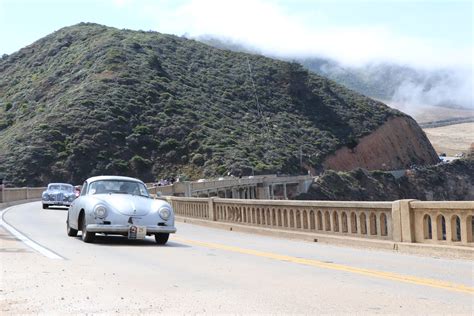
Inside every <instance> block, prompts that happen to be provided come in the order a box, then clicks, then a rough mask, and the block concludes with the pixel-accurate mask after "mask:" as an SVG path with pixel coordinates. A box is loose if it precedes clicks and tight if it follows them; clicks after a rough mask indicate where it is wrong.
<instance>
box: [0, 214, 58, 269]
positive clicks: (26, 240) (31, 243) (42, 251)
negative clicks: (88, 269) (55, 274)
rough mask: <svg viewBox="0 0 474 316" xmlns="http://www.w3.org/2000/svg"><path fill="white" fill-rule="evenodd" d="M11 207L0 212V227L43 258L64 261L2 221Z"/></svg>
mask: <svg viewBox="0 0 474 316" xmlns="http://www.w3.org/2000/svg"><path fill="white" fill-rule="evenodd" d="M12 208H13V207H9V208H6V209H4V210H2V211H0V226H2V227H4V228H5V229H6V230H8V231H9V232H10V233H11V234H12V235H13V236H15V237H16V238H17V239H18V240H20V241H22V242H23V243H24V244H26V245H27V246H28V247H30V248H32V249H34V250H36V251H37V252H39V253H40V254H42V255H43V256H45V257H47V258H49V259H57V260H64V258H63V257H61V256H59V255H58V254H56V253H54V252H52V251H51V250H49V249H48V248H45V247H43V246H41V245H40V244H38V243H37V242H35V241H33V240H31V239H30V238H28V237H26V236H25V235H23V234H22V233H20V232H19V231H18V230H16V229H15V228H14V227H13V226H11V225H10V224H8V223H7V222H5V220H4V219H3V215H4V214H5V213H6V212H8V211H9V210H11V209H12Z"/></svg>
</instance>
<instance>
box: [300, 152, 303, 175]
mask: <svg viewBox="0 0 474 316" xmlns="http://www.w3.org/2000/svg"><path fill="white" fill-rule="evenodd" d="M301 170H303V146H300V172H301Z"/></svg>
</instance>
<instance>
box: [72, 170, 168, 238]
mask: <svg viewBox="0 0 474 316" xmlns="http://www.w3.org/2000/svg"><path fill="white" fill-rule="evenodd" d="M66 226H67V234H68V235H69V236H77V233H78V231H79V230H81V231H82V240H83V241H85V242H93V241H94V239H95V235H96V233H103V234H106V235H123V236H127V237H128V238H129V239H144V238H145V236H151V235H154V236H155V240H156V242H157V243H158V244H162V245H163V244H165V243H166V242H167V241H168V238H169V234H170V233H175V232H176V228H175V226H174V213H173V209H172V207H171V205H170V204H168V203H167V202H165V201H163V200H155V199H153V198H151V197H150V195H149V193H148V190H147V188H146V186H145V184H144V183H143V182H142V181H140V180H138V179H134V178H129V177H119V176H99V177H92V178H89V179H87V180H86V181H85V182H84V184H83V186H82V190H81V194H80V196H79V197H78V198H77V199H76V200H74V202H73V204H72V205H71V207H70V208H69V210H68V215H67V221H66Z"/></svg>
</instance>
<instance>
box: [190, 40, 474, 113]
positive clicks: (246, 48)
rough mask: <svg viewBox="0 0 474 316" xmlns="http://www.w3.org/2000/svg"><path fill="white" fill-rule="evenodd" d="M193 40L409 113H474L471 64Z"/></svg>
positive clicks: (237, 42)
mask: <svg viewBox="0 0 474 316" xmlns="http://www.w3.org/2000/svg"><path fill="white" fill-rule="evenodd" d="M186 36H187V37H191V36H189V35H186ZM193 38H194V39H196V40H198V41H202V42H205V43H207V44H210V45H212V46H216V47H218V48H222V49H230V50H234V51H243V52H249V53H256V54H262V55H265V56H269V57H273V58H277V59H284V60H295V61H297V62H299V63H301V64H303V65H304V66H305V67H306V68H307V69H309V70H311V71H314V72H316V73H318V74H321V75H324V76H326V77H328V78H330V79H333V80H335V81H336V82H338V83H341V84H343V85H345V86H347V87H349V88H351V89H353V90H356V91H358V92H360V93H363V94H365V95H368V96H370V97H373V98H376V99H380V100H382V101H384V102H387V103H389V104H390V105H391V106H394V107H397V108H400V109H402V110H403V111H405V112H407V113H410V114H413V113H415V112H417V111H419V110H421V109H425V108H430V107H447V108H454V109H469V110H474V104H473V94H472V91H473V89H474V88H473V87H474V84H473V71H472V64H470V65H469V64H466V65H465V66H461V65H454V64H451V65H449V63H445V64H444V65H440V66H439V67H437V66H435V65H432V66H428V65H427V64H420V65H415V64H414V63H413V62H412V63H411V64H409V63H402V62H396V61H391V60H389V59H386V60H383V59H381V58H377V59H375V60H373V61H366V62H363V63H359V62H354V63H350V62H349V61H348V60H343V61H341V60H337V57H336V58H330V57H327V56H323V55H318V54H314V55H310V54H308V55H300V54H298V55H291V54H289V55H286V56H284V55H282V54H281V53H275V52H271V51H267V50H265V49H261V48H259V47H256V46H254V45H250V44H247V43H245V42H239V41H236V40H233V39H231V38H225V37H218V36H213V35H203V36H196V37H193Z"/></svg>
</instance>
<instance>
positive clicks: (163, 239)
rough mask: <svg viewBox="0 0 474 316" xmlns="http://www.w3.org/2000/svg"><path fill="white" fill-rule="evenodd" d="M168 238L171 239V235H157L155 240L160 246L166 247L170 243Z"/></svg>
mask: <svg viewBox="0 0 474 316" xmlns="http://www.w3.org/2000/svg"><path fill="white" fill-rule="evenodd" d="M168 238H170V234H169V233H158V234H155V240H156V243H157V244H158V245H164V244H166V242H167V241H168Z"/></svg>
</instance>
